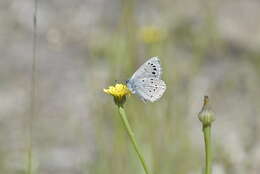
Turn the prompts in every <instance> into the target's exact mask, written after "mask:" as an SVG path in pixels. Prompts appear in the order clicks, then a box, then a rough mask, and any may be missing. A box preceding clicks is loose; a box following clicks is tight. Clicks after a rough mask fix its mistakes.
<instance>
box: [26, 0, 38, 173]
mask: <svg viewBox="0 0 260 174" xmlns="http://www.w3.org/2000/svg"><path fill="white" fill-rule="evenodd" d="M37 7H38V0H34V12H33V48H32V52H33V55H32V72H31V73H32V74H31V92H30V97H31V103H30V117H29V121H28V122H29V147H28V164H27V174H32V155H33V154H32V153H33V140H32V139H33V118H34V116H35V99H36V48H37V10H38V9H37Z"/></svg>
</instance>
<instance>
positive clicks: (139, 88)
mask: <svg viewBox="0 0 260 174" xmlns="http://www.w3.org/2000/svg"><path fill="white" fill-rule="evenodd" d="M135 86H136V89H135V90H136V94H137V95H138V96H139V97H140V98H141V99H142V100H143V101H144V102H146V101H150V102H154V101H156V100H158V99H159V98H161V96H162V95H163V93H164V92H165V90H166V84H165V83H164V81H163V80H161V79H159V78H154V77H149V78H142V79H138V80H137V81H136V82H135Z"/></svg>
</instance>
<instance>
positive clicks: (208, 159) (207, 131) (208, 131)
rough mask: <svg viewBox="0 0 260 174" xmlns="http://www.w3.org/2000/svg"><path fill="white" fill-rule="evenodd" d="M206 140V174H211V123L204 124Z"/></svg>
mask: <svg viewBox="0 0 260 174" xmlns="http://www.w3.org/2000/svg"><path fill="white" fill-rule="evenodd" d="M203 134H204V142H205V158H206V164H205V174H211V171H212V152H211V124H208V125H204V126H203Z"/></svg>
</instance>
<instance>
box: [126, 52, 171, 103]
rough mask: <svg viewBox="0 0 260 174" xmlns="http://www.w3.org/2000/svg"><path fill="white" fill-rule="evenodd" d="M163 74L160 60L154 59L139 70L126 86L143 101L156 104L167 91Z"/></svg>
mask: <svg viewBox="0 0 260 174" xmlns="http://www.w3.org/2000/svg"><path fill="white" fill-rule="evenodd" d="M161 74H162V68H161V65H160V60H159V59H158V58H157V57H152V58H150V59H149V60H148V61H146V62H145V63H144V64H143V65H142V66H141V67H140V68H138V69H137V71H136V72H135V73H134V74H133V76H132V77H131V78H130V79H129V80H127V82H126V84H127V87H128V88H129V89H130V91H131V92H132V93H133V94H136V95H137V96H139V97H140V98H141V100H142V101H144V102H146V101H150V102H154V101H156V100H158V99H159V98H161V96H162V95H163V93H164V92H165V90H166V84H165V83H164V81H163V80H161Z"/></svg>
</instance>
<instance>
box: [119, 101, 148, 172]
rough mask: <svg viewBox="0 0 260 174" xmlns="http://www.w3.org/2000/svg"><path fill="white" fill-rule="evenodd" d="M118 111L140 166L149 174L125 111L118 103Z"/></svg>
mask: <svg viewBox="0 0 260 174" xmlns="http://www.w3.org/2000/svg"><path fill="white" fill-rule="evenodd" d="M118 111H119V115H120V118H121V120H122V122H123V125H124V127H125V129H126V131H127V134H128V135H129V137H130V139H131V142H132V144H133V146H134V149H135V151H136V153H137V155H138V158H139V159H140V161H141V164H142V166H143V168H144V170H145V173H146V174H149V172H148V168H147V165H146V163H145V161H144V157H143V155H142V154H141V152H140V150H139V147H138V145H137V142H136V139H135V135H134V132H133V130H132V129H131V126H130V125H129V122H128V120H127V117H126V113H125V110H124V108H123V106H121V105H118Z"/></svg>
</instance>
